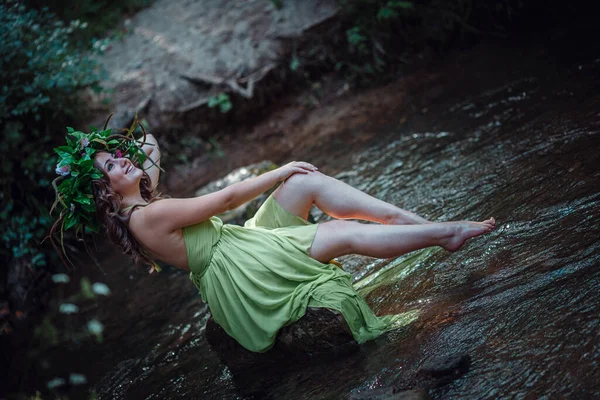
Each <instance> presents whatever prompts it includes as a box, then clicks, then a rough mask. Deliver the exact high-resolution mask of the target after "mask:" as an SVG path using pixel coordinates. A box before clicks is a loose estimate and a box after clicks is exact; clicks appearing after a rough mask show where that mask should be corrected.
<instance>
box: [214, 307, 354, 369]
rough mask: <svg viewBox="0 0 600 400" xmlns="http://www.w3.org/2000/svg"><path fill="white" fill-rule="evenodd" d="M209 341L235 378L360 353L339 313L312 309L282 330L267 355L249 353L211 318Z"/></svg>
mask: <svg viewBox="0 0 600 400" xmlns="http://www.w3.org/2000/svg"><path fill="white" fill-rule="evenodd" d="M206 340H207V341H208V343H209V344H210V346H211V347H212V349H213V350H214V351H215V352H216V353H217V354H218V356H219V358H220V360H221V362H223V364H225V365H226V366H227V367H228V368H229V369H230V370H231V372H232V373H234V374H236V373H250V372H252V371H253V370H256V371H259V370H261V369H263V368H265V367H273V366H277V368H278V369H279V368H281V367H282V366H285V365H297V363H298V362H311V361H315V360H320V361H322V360H324V359H329V358H335V357H338V356H341V355H345V354H349V353H351V352H354V351H356V350H357V349H358V343H357V342H356V341H355V340H354V338H353V337H352V334H351V333H350V329H349V328H348V325H347V324H346V321H345V320H344V318H343V317H342V316H341V314H340V313H338V312H336V311H332V310H329V309H325V308H312V307H309V308H308V309H307V310H306V314H305V315H304V316H303V317H302V318H301V319H300V320H298V321H296V322H295V323H293V324H291V325H289V326H285V327H283V328H282V329H281V330H280V331H279V334H278V335H277V339H276V341H275V344H274V346H273V348H271V349H270V350H269V351H267V352H265V353H254V352H251V351H248V350H246V349H245V348H244V347H242V346H241V345H240V344H239V343H238V342H237V341H236V340H235V339H233V338H231V337H230V336H229V335H227V333H226V332H225V331H224V330H223V328H221V327H220V326H219V325H218V324H217V323H216V322H215V321H214V319H213V318H212V317H210V318H209V320H208V321H207V323H206ZM284 361H285V362H284ZM290 361H294V362H290Z"/></svg>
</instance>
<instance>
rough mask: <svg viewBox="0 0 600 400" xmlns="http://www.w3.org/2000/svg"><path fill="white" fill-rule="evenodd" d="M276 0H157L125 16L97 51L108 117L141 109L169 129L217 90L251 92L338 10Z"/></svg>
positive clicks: (119, 119) (120, 119) (309, 1)
mask: <svg viewBox="0 0 600 400" xmlns="http://www.w3.org/2000/svg"><path fill="white" fill-rule="evenodd" d="M223 3H228V4H223ZM281 3H282V4H281V7H280V8H277V7H275V5H274V4H273V2H271V1H266V0H248V1H235V0H207V1H202V2H190V1H188V0H158V1H156V3H155V4H153V6H152V7H150V8H148V9H145V10H142V11H141V12H139V13H138V14H136V15H135V16H134V17H133V18H132V19H131V20H127V21H125V23H124V26H123V29H122V32H125V33H124V36H123V37H122V38H120V39H115V40H113V41H111V42H110V43H109V45H108V46H107V50H106V52H105V53H104V54H102V55H101V56H99V57H98V61H99V63H100V64H101V65H102V66H103V67H104V68H105V69H106V70H107V72H108V78H107V79H106V82H105V83H104V86H105V88H107V89H109V90H110V91H111V93H110V97H109V99H108V100H110V102H111V105H110V109H111V111H114V112H115V116H114V117H113V124H114V125H115V126H117V127H121V126H125V125H127V123H128V121H129V120H130V119H131V118H132V117H133V114H134V113H135V112H136V111H139V112H141V113H143V114H144V116H146V117H147V118H148V119H149V123H150V125H151V126H152V127H153V128H154V129H160V128H163V127H165V124H169V125H170V126H169V127H170V128H171V127H172V124H173V123H175V122H177V120H179V117H180V116H181V115H182V114H185V113H188V112H190V111H193V110H197V109H198V108H200V107H202V106H204V105H206V104H207V102H208V100H209V98H210V97H212V96H215V95H218V94H220V93H234V94H235V95H236V96H238V97H241V98H245V99H250V98H252V97H253V95H254V91H255V88H256V85H257V84H258V83H259V82H260V81H261V80H262V79H263V78H265V77H266V76H267V75H269V74H270V73H272V72H273V71H274V70H276V68H277V67H278V66H280V65H285V68H286V69H289V67H288V64H289V55H290V53H291V52H292V51H293V48H294V45H295V44H297V43H298V42H299V41H300V40H301V38H302V35H303V34H304V33H305V32H306V31H307V30H309V29H310V28H311V27H314V26H316V25H319V24H321V23H322V22H324V21H327V20H329V19H330V18H332V17H333V16H335V14H336V2H335V1H334V0H325V1H323V0H296V1H287V0H286V1H283V2H281ZM97 100H103V99H97ZM104 100H106V99H104ZM98 104H99V105H98V107H99V108H102V109H103V110H102V111H100V110H99V115H98V121H95V118H94V121H93V122H94V123H96V124H97V125H96V126H101V125H102V122H103V120H104V118H105V117H106V110H104V108H105V107H103V106H100V104H101V102H98Z"/></svg>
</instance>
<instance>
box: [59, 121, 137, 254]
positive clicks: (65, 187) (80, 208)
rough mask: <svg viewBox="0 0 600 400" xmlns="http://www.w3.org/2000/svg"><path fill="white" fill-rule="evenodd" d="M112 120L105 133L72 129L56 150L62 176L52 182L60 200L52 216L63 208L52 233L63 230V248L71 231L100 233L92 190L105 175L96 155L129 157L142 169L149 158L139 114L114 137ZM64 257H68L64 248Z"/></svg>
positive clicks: (78, 234)
mask: <svg viewBox="0 0 600 400" xmlns="http://www.w3.org/2000/svg"><path fill="white" fill-rule="evenodd" d="M111 116H112V115H111ZM109 120H110V116H109V117H108V119H107V121H106V123H105V125H104V128H103V129H102V130H98V129H97V128H94V127H92V128H91V129H92V131H91V132H90V133H84V132H80V131H76V130H74V129H73V128H70V127H68V128H67V132H68V135H67V136H66V142H67V144H66V145H65V146H60V147H57V148H55V149H54V151H55V152H56V154H58V163H57V164H56V173H57V174H59V175H60V176H59V177H58V178H56V179H55V180H54V181H53V182H52V186H53V187H54V190H55V192H56V200H55V201H54V204H53V205H52V209H51V210H50V214H52V213H53V212H54V210H55V209H60V214H59V216H58V219H57V220H56V222H55V223H54V226H53V227H52V229H51V233H53V232H55V231H56V230H59V231H60V237H61V240H60V241H61V245H63V235H64V232H65V231H67V230H69V229H74V230H75V234H76V236H77V237H80V235H83V234H84V233H85V232H86V230H89V231H92V232H98V230H99V222H98V219H97V217H96V206H95V204H94V195H93V191H92V181H93V180H94V179H100V178H102V176H103V173H102V172H101V171H100V170H99V169H98V168H96V167H95V166H94V156H95V155H96V154H97V153H98V152H101V151H105V152H109V153H112V154H117V155H119V156H122V157H127V158H129V159H131V160H132V161H133V162H134V163H135V164H137V165H139V166H140V167H141V166H142V165H143V164H144V161H146V158H147V155H146V153H145V152H144V151H143V150H142V149H141V146H142V145H143V144H144V143H145V142H146V131H145V129H144V127H143V125H142V124H141V123H138V121H137V115H136V117H135V118H134V120H133V123H132V124H131V127H130V128H129V129H125V130H123V131H125V132H124V134H113V133H112V129H106V125H107V124H108V121H109ZM137 125H139V126H140V127H141V129H142V132H143V135H144V136H143V138H142V139H141V140H140V141H137V140H135V138H134V137H133V134H134V131H135V129H136V127H137ZM53 244H54V242H53ZM63 254H65V251H64V245H63Z"/></svg>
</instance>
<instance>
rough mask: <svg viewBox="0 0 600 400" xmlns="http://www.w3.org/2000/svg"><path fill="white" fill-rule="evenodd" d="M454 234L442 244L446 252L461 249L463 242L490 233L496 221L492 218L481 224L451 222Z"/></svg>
mask: <svg viewBox="0 0 600 400" xmlns="http://www.w3.org/2000/svg"><path fill="white" fill-rule="evenodd" d="M452 224H453V225H454V226H453V230H454V232H453V233H452V235H451V236H450V237H449V238H448V239H447V240H446V241H445V243H444V244H442V247H443V248H445V249H446V250H448V251H456V250H458V249H460V248H461V247H462V245H463V244H465V242H466V241H467V240H468V239H470V238H472V237H475V236H479V235H483V234H484V233H488V232H490V231H491V230H492V229H494V227H495V226H496V220H495V219H494V218H493V217H492V218H489V219H486V220H485V221H483V222H473V221H458V222H452Z"/></svg>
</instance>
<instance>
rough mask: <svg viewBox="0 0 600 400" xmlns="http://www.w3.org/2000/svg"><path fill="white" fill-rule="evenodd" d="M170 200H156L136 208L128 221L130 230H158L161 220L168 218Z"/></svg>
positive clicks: (170, 208)
mask: <svg viewBox="0 0 600 400" xmlns="http://www.w3.org/2000/svg"><path fill="white" fill-rule="evenodd" d="M170 202H171V199H163V200H158V201H155V202H153V203H150V204H148V205H147V206H145V207H138V208H137V209H136V210H135V211H134V212H133V213H132V215H131V219H130V221H129V224H130V227H131V228H132V229H135V228H138V229H143V230H146V229H152V230H155V231H156V230H157V229H160V228H161V227H162V226H161V223H160V221H161V220H164V219H166V218H169V215H170V213H171V212H172V211H171V210H172V209H173V205H172V204H169V203H170Z"/></svg>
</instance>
